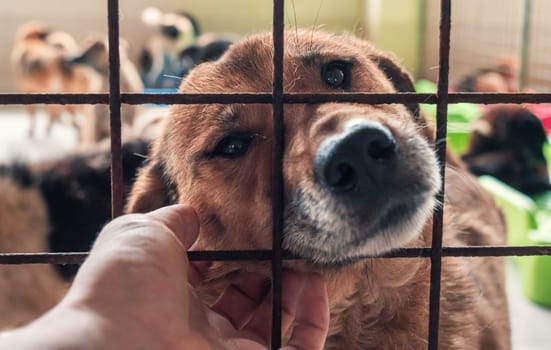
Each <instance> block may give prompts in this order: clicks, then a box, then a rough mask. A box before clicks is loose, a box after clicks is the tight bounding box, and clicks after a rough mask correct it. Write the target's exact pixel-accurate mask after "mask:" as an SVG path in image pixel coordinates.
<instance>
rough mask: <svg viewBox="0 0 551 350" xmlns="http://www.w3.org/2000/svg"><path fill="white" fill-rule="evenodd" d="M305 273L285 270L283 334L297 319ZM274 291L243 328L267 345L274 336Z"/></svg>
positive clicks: (282, 299)
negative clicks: (272, 326) (272, 322)
mask: <svg viewBox="0 0 551 350" xmlns="http://www.w3.org/2000/svg"><path fill="white" fill-rule="evenodd" d="M304 282H305V279H304V275H303V274H300V273H297V272H292V271H285V272H284V273H283V278H282V295H281V331H282V334H285V332H286V331H287V330H288V329H289V328H290V327H291V325H292V324H293V320H294V319H295V312H296V310H297V303H298V302H299V296H300V293H301V291H302V289H303V286H304ZM271 320H272V293H271V292H270V293H269V294H268V295H267V296H266V297H265V298H264V299H263V300H262V303H261V304H260V305H259V306H258V307H257V308H256V310H254V312H253V313H252V314H251V317H250V320H249V321H248V322H247V323H246V324H245V325H244V326H243V327H242V328H241V329H242V331H243V332H245V333H246V334H248V335H249V336H250V337H254V338H253V339H256V340H257V341H260V340H263V341H264V342H266V345H267V344H269V343H270V341H271V336H272V329H271V326H270V325H271Z"/></svg>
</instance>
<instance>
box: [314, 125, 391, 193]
mask: <svg viewBox="0 0 551 350" xmlns="http://www.w3.org/2000/svg"><path fill="white" fill-rule="evenodd" d="M397 150H398V146H397V144H396V139H395V138H394V136H393V135H392V133H391V132H390V130H388V129H387V128H386V127H384V126H383V125H380V124H378V123H374V122H367V121H365V122H364V121H362V122H361V123H360V124H355V125H353V126H352V127H350V128H348V130H345V131H344V132H343V133H341V134H338V135H335V136H331V137H329V138H328V139H326V140H325V141H323V142H322V143H321V145H320V147H319V149H318V152H317V155H316V158H315V160H314V173H315V176H316V179H317V180H318V182H319V183H320V184H321V185H322V186H323V187H325V188H326V189H328V190H329V191H331V192H332V193H335V194H342V195H354V196H364V195H369V194H376V193H378V192H380V190H381V189H382V188H383V187H384V186H385V185H386V184H387V183H388V182H389V181H391V178H392V175H393V172H394V168H395V164H396V154H397Z"/></svg>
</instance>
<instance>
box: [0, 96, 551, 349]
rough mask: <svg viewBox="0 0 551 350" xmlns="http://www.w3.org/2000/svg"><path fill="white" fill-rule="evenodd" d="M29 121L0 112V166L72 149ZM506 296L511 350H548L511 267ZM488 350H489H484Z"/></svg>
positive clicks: (547, 319)
mask: <svg viewBox="0 0 551 350" xmlns="http://www.w3.org/2000/svg"><path fill="white" fill-rule="evenodd" d="M28 124H29V119H28V118H27V116H26V114H25V111H24V110H23V109H13V108H5V107H1V108H0V163H5V162H7V161H9V160H13V159H17V160H20V161H21V160H31V161H32V160H37V159H44V158H50V157H57V156H60V155H62V154H64V153H65V152H67V151H69V150H71V149H73V148H74V147H75V146H76V136H75V133H74V129H72V127H71V126H70V124H69V122H68V120H67V121H66V122H65V123H60V124H56V125H55V126H54V128H53V130H52V135H50V137H46V136H45V135H44V134H43V131H44V127H45V125H46V118H45V115H44V114H41V115H40V116H39V120H38V129H39V131H40V132H39V133H38V135H37V136H38V138H36V139H34V140H29V139H28V138H27V130H28ZM507 273H508V275H507V277H508V279H507V292H508V296H509V306H510V310H511V324H512V329H513V334H512V342H513V349H515V350H548V349H551V308H549V309H546V308H542V307H540V306H537V305H535V304H533V303H531V302H530V301H529V300H527V299H526V298H525V297H524V296H523V295H522V291H521V276H520V274H519V271H518V269H517V268H516V266H515V265H514V264H513V263H509V264H508V270H507ZM484 350H491V349H484Z"/></svg>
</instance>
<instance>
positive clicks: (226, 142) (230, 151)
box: [211, 133, 254, 158]
mask: <svg viewBox="0 0 551 350" xmlns="http://www.w3.org/2000/svg"><path fill="white" fill-rule="evenodd" d="M253 138H254V135H253V134H251V133H234V134H230V135H227V136H226V137H224V138H223V139H222V140H220V141H219V142H218V144H217V145H216V147H215V148H214V151H213V152H212V153H211V156H212V157H224V158H238V157H241V156H242V155H244V154H245V153H246V152H247V150H248V149H249V146H250V145H251V143H252V141H253Z"/></svg>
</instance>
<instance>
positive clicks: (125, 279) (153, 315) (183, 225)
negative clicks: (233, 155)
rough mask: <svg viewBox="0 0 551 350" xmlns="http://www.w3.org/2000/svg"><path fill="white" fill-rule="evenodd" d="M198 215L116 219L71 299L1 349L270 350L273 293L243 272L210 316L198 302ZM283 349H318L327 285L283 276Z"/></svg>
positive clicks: (179, 208) (181, 212)
mask: <svg viewBox="0 0 551 350" xmlns="http://www.w3.org/2000/svg"><path fill="white" fill-rule="evenodd" d="M198 231H199V226H198V220H197V217H196V215H195V212H194V211H193V209H191V208H190V207H187V206H184V205H175V206H170V207H165V208H161V209H159V210H156V211H154V212H151V213H148V214H132V215H126V216H123V217H120V218H118V219H116V220H114V221H112V222H111V223H110V224H108V225H107V226H106V227H105V228H104V229H103V230H102V232H101V233H100V235H99V237H98V239H97V241H96V243H95V244H94V247H93V249H92V251H91V253H90V256H89V257H88V259H87V260H86V261H85V263H84V264H83V265H82V267H81V269H80V271H79V273H78V274H77V276H76V278H75V281H74V283H73V285H72V286H71V288H70V289H69V291H68V293H67V295H66V297H65V298H64V299H63V300H62V301H61V302H60V303H59V304H58V305H57V306H56V307H55V308H54V309H52V310H51V311H50V312H48V313H47V314H46V315H44V316H43V317H41V318H40V319H38V320H36V321H35V322H33V323H31V324H30V325H28V326H26V327H23V328H19V329H17V330H14V331H12V332H9V333H7V334H5V335H3V336H0V348H2V349H4V348H5V349H14V350H18V349H38V348H40V349H45V350H49V349H148V350H151V349H240V350H259V349H267V348H268V347H269V344H270V332H271V327H270V322H271V321H270V320H271V294H270V293H269V292H268V293H267V289H269V288H267V287H266V283H265V281H264V280H263V279H261V278H260V277H259V276H257V275H255V274H252V273H245V272H243V273H241V274H240V275H239V276H238V278H237V279H236V280H235V281H234V282H233V283H232V285H230V287H228V288H227V289H226V291H225V292H224V293H223V295H222V296H221V297H220V299H219V300H218V301H217V302H216V303H215V305H214V306H212V308H208V307H207V306H205V304H204V303H203V302H202V301H201V300H200V299H199V298H198V297H197V296H196V295H195V293H194V289H193V285H197V284H199V283H201V276H202V275H201V272H202V270H203V269H204V268H205V264H206V263H197V264H195V263H194V264H190V262H189V261H188V259H187V255H186V254H185V253H186V251H187V250H188V249H189V248H190V247H191V246H192V245H193V243H194V241H195V240H196V238H197V234H198ZM282 304H283V308H282V331H283V333H286V332H287V331H289V329H290V328H291V326H292V331H291V337H290V340H289V341H288V343H287V345H286V346H285V347H284V348H283V349H285V350H298V349H304V350H306V349H308V350H315V349H322V348H323V345H324V341H325V337H326V335H327V330H328V326H329V307H328V299H327V292H326V288H325V284H324V281H323V279H322V278H321V276H319V275H317V274H309V273H297V272H290V271H287V272H285V273H284V276H283V296H282Z"/></svg>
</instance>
